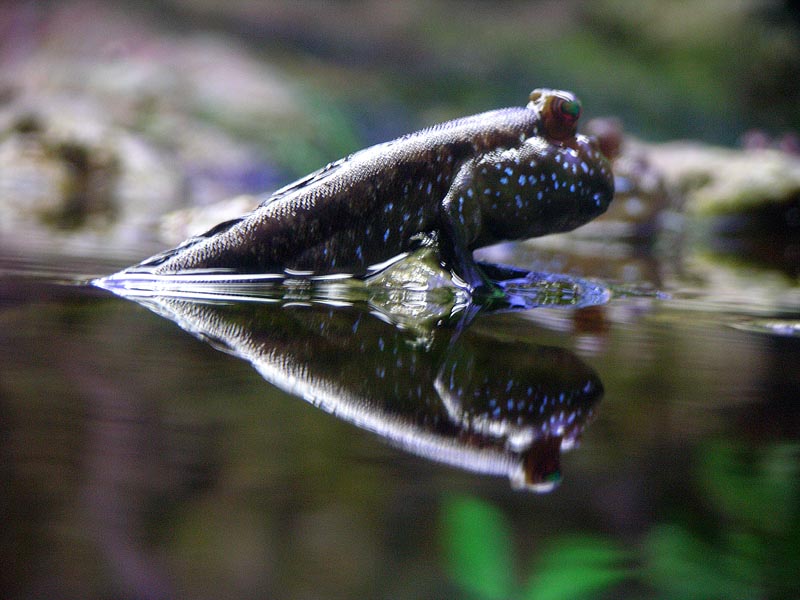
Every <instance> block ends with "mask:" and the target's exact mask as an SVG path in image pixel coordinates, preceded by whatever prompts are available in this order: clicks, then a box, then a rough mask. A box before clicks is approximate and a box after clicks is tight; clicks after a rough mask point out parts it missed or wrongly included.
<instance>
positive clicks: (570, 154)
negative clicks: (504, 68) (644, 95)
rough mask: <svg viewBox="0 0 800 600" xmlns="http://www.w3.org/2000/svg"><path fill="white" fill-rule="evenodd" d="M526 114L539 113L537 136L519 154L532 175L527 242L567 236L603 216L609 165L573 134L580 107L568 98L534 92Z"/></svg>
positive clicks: (609, 192) (587, 140) (610, 192)
mask: <svg viewBox="0 0 800 600" xmlns="http://www.w3.org/2000/svg"><path fill="white" fill-rule="evenodd" d="M528 108H529V109H533V110H536V111H537V112H538V113H539V119H540V125H539V130H538V132H537V133H538V135H535V136H533V137H531V138H530V139H528V140H527V141H526V142H525V144H524V145H523V148H521V149H520V159H522V160H528V163H527V164H529V165H530V166H531V167H530V168H532V169H533V170H534V171H535V173H536V179H537V192H536V197H537V199H539V202H538V203H535V204H533V205H532V206H531V208H532V209H533V210H532V213H531V214H530V216H529V219H530V225H531V230H529V235H530V236H531V237H533V236H537V235H545V234H547V233H556V232H561V231H570V230H572V229H575V228H576V227H579V226H581V225H584V224H585V223H587V222H589V221H591V220H592V219H594V218H595V217H598V216H599V215H601V214H602V213H604V212H605V211H606V209H607V208H608V205H609V204H610V203H611V200H612V198H613V196H614V176H613V173H612V171H611V165H610V164H609V162H608V160H607V159H606V157H605V156H603V153H602V152H601V151H600V147H599V145H598V144H597V142H596V141H595V140H594V138H591V137H587V136H584V135H580V134H578V133H577V130H578V120H579V118H580V115H581V108H582V107H581V102H580V100H578V98H577V97H576V96H575V95H574V94H573V93H572V92H566V91H562V90H551V89H536V90H533V91H532V92H531V95H530V102H529V103H528Z"/></svg>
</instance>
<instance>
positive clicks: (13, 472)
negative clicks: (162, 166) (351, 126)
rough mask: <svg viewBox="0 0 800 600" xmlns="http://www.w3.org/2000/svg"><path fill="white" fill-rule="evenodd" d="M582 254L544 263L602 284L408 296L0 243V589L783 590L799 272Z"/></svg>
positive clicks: (604, 593) (283, 593) (534, 593)
mask: <svg viewBox="0 0 800 600" xmlns="http://www.w3.org/2000/svg"><path fill="white" fill-rule="evenodd" d="M146 254H147V253H146V252H142V253H141V255H142V256H144V255H146ZM504 258H509V257H508V256H504ZM511 258H513V259H514V261H513V262H516V263H517V264H536V261H538V265H540V266H542V267H543V268H547V267H548V266H549V265H550V266H551V265H552V264H553V263H554V260H555V259H554V258H553V255H550V254H547V253H541V252H539V251H536V252H534V251H532V250H531V249H530V248H528V247H516V248H515V249H514V251H513V256H511ZM135 259H136V257H132V259H131V260H130V261H128V262H134V261H135ZM559 260H561V259H559ZM589 262H591V261H589ZM599 262H602V263H604V264H603V266H602V267H591V266H588V267H587V266H584V267H583V268H582V269H578V268H576V267H575V266H574V265H570V264H568V262H565V260H561V262H560V263H559V264H560V266H561V267H563V270H564V271H567V270H570V271H574V272H578V271H580V272H582V273H583V274H584V275H587V276H590V277H592V276H593V277H594V279H592V280H591V281H595V282H596V283H597V286H598V287H599V288H602V289H608V290H610V291H609V296H607V297H606V296H602V294H601V295H599V296H593V297H592V298H593V301H592V302H585V303H584V304H583V305H580V303H576V302H575V301H574V298H570V297H569V294H566V293H565V290H564V289H563V287H562V288H558V289H555V291H553V289H551V290H550V291H551V292H552V293H551V294H550V295H549V296H548V295H547V294H544V296H541V297H543V298H545V299H546V300H547V301H545V302H543V304H545V306H539V307H535V308H531V309H529V310H510V311H509V310H506V311H500V310H498V311H486V312H483V313H480V314H477V315H474V314H472V312H474V311H472V312H471V311H470V309H469V307H465V306H464V305H463V303H462V304H461V305H459V303H458V299H456V300H455V301H453V302H452V303H451V304H449V305H447V308H446V310H445V309H443V310H442V311H440V312H439V313H436V311H433V313H427V314H430V315H432V316H430V318H429V319H428V320H427V321H425V322H424V323H423V322H421V321H420V320H419V319H416V320H415V319H414V318H411V317H409V314H408V311H406V312H405V313H403V314H398V312H397V311H396V310H393V307H396V302H395V301H396V300H397V298H388V299H387V298H386V297H383V299H382V301H380V302H379V301H377V300H376V299H375V298H372V299H365V298H363V297H362V298H360V299H359V300H358V301H357V302H342V301H341V300H342V298H341V297H339V296H337V297H335V298H331V297H328V298H326V299H324V301H320V300H321V299H320V298H319V297H314V296H313V294H312V295H309V293H308V291H307V290H303V289H295V290H292V291H291V293H288V294H284V295H283V299H282V301H281V302H274V301H267V299H268V296H269V295H267V294H261V296H260V297H259V298H256V299H253V298H250V299H249V300H248V301H241V299H236V300H235V301H234V300H233V299H231V298H226V299H225V300H224V301H221V300H220V299H219V298H217V299H216V300H215V299H210V298H204V299H202V301H199V302H198V301H197V299H196V298H195V299H187V298H181V297H175V296H174V295H173V296H172V297H167V298H164V297H161V298H153V297H139V298H138V299H137V301H131V300H126V299H123V298H120V297H117V296H115V295H113V294H112V293H110V292H107V291H105V290H101V289H98V288H93V287H89V286H86V285H74V284H69V282H70V281H72V280H73V278H74V277H76V276H86V275H101V274H103V273H109V272H112V271H114V270H116V269H117V268H119V267H122V266H124V265H125V264H126V262H125V261H124V260H121V259H119V257H117V258H114V259H113V260H112V261H111V264H102V263H99V262H98V261H92V260H86V261H76V260H74V259H71V260H69V261H64V260H63V259H57V258H56V259H54V258H52V257H50V258H48V259H46V260H38V261H37V260H31V261H25V260H21V259H20V258H19V257H9V256H6V257H5V258H4V259H3V261H2V266H3V276H2V278H0V354H1V355H2V371H0V452H1V453H2V472H1V474H0V484H1V485H2V490H3V492H2V495H0V498H1V499H0V503H1V504H0V519H2V530H3V536H2V538H0V539H2V541H0V597H3V598H31V597H43V598H44V597H47V598H112V597H114V598H116V597H121V598H170V597H182V598H220V597H239V598H456V597H458V598H537V599H540V598H544V599H548V598H552V599H561V598H578V597H602V598H612V597H613V598H620V597H624V598H795V597H797V596H798V595H799V594H800V587H798V584H797V573H798V572H800V410H798V405H797V403H798V400H799V399H800V337H798V334H797V321H798V315H799V314H800V309H799V308H798V306H800V303H798V302H797V298H798V293H797V288H796V287H792V286H791V285H788V286H787V285H785V284H780V285H779V284H777V283H776V281H778V280H780V281H783V280H784V279H785V278H784V279H781V277H780V276H779V275H776V274H775V273H774V272H773V271H770V270H766V271H765V270H763V269H756V270H753V269H751V268H750V267H745V268H744V270H742V268H740V267H739V266H734V267H730V266H725V261H724V260H722V259H720V258H719V257H712V258H711V259H708V258H707V257H705V256H704V255H698V256H695V257H692V258H691V259H686V258H684V259H682V260H681V261H680V262H679V263H677V264H676V263H665V262H663V261H659V260H656V259H652V258H651V257H648V256H628V257H627V258H626V259H625V260H624V261H617V262H613V261H611V260H608V261H599ZM612 263H613V264H612ZM583 264H584V265H586V264H588V263H587V261H585V260H584V261H583ZM615 269H616V270H615ZM623 271H624V272H625V273H628V274H629V276H628V277H626V278H624V277H621V276H620V273H621V272H623ZM631 273H633V276H630V274H631ZM776 278H777V279H776ZM64 280H66V281H67V283H65V282H64ZM576 281H579V280H576ZM743 282H744V283H743ZM562 283H563V282H562ZM556 287H558V286H556ZM539 291H540V292H542V290H539ZM584 291H585V290H584ZM656 291H658V292H663V293H656ZM581 293H583V292H581ZM580 295H581V294H580V293H579V294H578V296H580ZM269 299H271V300H274V298H269ZM406 300H407V298H406ZM406 304H407V305H408V306H411V307H412V308H411V309H410V310H411V312H412V313H413V311H414V310H415V307H416V308H419V304H414V302H407V303H406ZM408 306H407V308H408ZM422 309H425V310H429V309H430V307H429V306H423V307H422ZM398 324H400V326H398ZM220 350H222V352H221V351H220ZM243 359H244V360H243ZM265 379H266V381H265ZM290 391H292V392H293V393H294V394H295V395H293V394H292V393H289V392H290ZM301 397H304V398H305V399H306V400H308V402H305V401H303V400H302V399H301ZM315 405H317V406H315ZM526 488H534V489H536V490H539V492H540V493H536V492H532V491H530V490H528V489H526ZM551 488H554V489H551ZM547 489H551V491H549V492H548V493H541V491H542V490H547Z"/></svg>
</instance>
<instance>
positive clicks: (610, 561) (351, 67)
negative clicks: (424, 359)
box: [0, 0, 800, 600]
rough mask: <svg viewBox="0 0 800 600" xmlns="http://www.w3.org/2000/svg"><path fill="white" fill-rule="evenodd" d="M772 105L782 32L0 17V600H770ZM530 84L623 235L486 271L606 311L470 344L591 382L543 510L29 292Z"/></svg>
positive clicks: (796, 368)
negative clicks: (556, 485) (553, 282)
mask: <svg viewBox="0 0 800 600" xmlns="http://www.w3.org/2000/svg"><path fill="white" fill-rule="evenodd" d="M798 81H800V14H799V13H798V10H797V8H796V4H795V3H794V2H791V1H788V0H787V1H785V2H782V1H778V0H706V1H702V2H701V1H688V0H687V1H681V0H676V1H672V2H665V1H661V0H659V1H656V0H597V1H594V2H579V1H559V2H556V1H529V2H515V1H511V0H503V1H498V2H492V3H488V2H478V1H467V2H456V1H433V2H383V1H379V0H369V1H358V0H352V1H342V2H331V1H329V2H323V1H316V2H315V1H301V2H288V1H287V2H279V1H271V2H258V1H255V0H229V1H227V2H224V3H220V2H213V1H211V0H141V1H138V2H122V1H119V2H115V1H108V2H100V1H86V0H60V1H57V0H53V1H46V0H39V1H37V0H27V1H24V0H5V1H4V2H2V3H0V275H2V277H0V530H2V531H3V536H2V538H3V539H2V540H0V596H2V597H3V598H9V599H15V598H34V597H46V598H110V597H119V598H168V597H191V598H219V597H241V598H263V597H272V598H309V599H311V598H434V597H439V598H446V597H465V598H479V599H501V598H537V599H539V600H541V599H543V598H544V599H548V598H551V599H554V600H559V599H562V598H563V599H566V598H580V597H597V598H612V597H613V598H621V597H625V598H675V599H678V598H680V599H686V598H697V599H700V598H703V599H707V598H720V599H722V598H725V599H730V598H774V599H779V598H780V599H783V598H786V599H788V598H796V597H797V596H798V593H800V592H798V588H797V581H796V573H797V572H798V570H800V483H798V482H800V419H798V411H797V409H796V402H797V397H798V390H800V381H798V373H800V348H798V343H797V341H798V338H797V331H798V330H800V326H798V322H800V317H798V315H800V293H799V292H798V290H799V289H800V286H798V276H799V275H800V241H798V240H800V234H799V233H798V231H799V230H800V208H798V203H800V167H798V158H797V153H798V148H799V147H800V143H798V137H797V136H798V130H800V85H798V83H797V82H798ZM535 87H556V88H563V89H568V90H572V91H574V92H575V93H576V94H578V96H579V97H580V98H581V99H582V101H583V106H584V117H582V124H583V126H584V127H585V126H586V123H587V121H589V120H591V119H597V118H602V119H604V120H603V121H595V123H596V127H597V129H595V131H599V132H601V133H602V135H603V136H604V138H605V139H607V140H608V139H610V140H611V141H612V142H613V141H614V140H616V142H617V144H616V145H621V146H622V154H621V155H620V157H619V160H618V162H617V163H615V169H616V173H617V175H618V190H619V194H618V200H617V201H615V208H614V209H612V210H617V208H616V207H619V209H618V210H619V211H620V212H619V213H618V214H615V215H610V217H611V218H612V219H617V220H620V221H623V222H625V223H627V222H632V223H634V225H635V229H634V230H633V233H631V230H630V229H624V230H620V229H613V228H612V229H608V228H607V229H600V230H598V231H599V232H600V233H595V234H594V235H595V236H600V238H602V244H601V245H600V246H598V245H597V238H594V241H591V243H589V242H586V240H585V239H583V238H581V237H580V236H578V237H577V238H571V239H570V241H569V243H568V244H567V245H568V246H569V247H568V248H565V247H563V246H558V244H556V245H555V246H547V245H545V246H537V245H520V246H515V247H514V248H512V249H509V248H499V249H493V250H490V251H487V254H486V257H487V258H489V259H491V260H502V261H507V262H514V263H516V264H522V265H525V266H527V267H529V268H541V269H548V270H558V271H561V272H567V271H568V272H570V273H573V274H579V275H584V276H589V277H596V278H599V279H600V280H602V281H604V282H611V283H613V284H615V285H619V286H622V287H620V288H617V290H616V291H617V293H618V296H617V297H615V300H614V301H613V302H612V303H611V304H610V305H608V306H607V307H601V308H597V309H595V310H589V311H576V312H575V313H571V312H568V311H560V312H559V311H557V310H556V311H551V312H548V311H546V310H543V311H532V312H531V313H530V314H528V315H526V316H524V317H521V316H519V315H517V316H515V315H505V316H497V315H495V316H492V317H489V318H487V319H485V320H484V321H481V323H480V325H481V326H482V327H484V328H486V329H487V330H489V331H492V332H493V334H494V333H497V332H500V333H499V334H498V335H505V336H507V337H508V338H509V339H518V337H521V338H524V341H535V342H536V343H545V344H551V345H555V346H559V347H563V348H567V349H569V350H571V351H574V352H575V353H576V354H578V355H579V356H580V357H581V358H582V359H584V360H585V361H586V362H587V363H588V364H589V365H590V366H591V367H592V368H593V369H595V370H596V371H597V373H598V375H599V377H600V379H601V380H602V381H603V383H604V386H605V389H606V398H605V399H604V400H603V402H602V403H601V405H600V408H599V411H598V416H597V418H596V420H595V422H594V423H593V424H591V425H590V426H589V428H588V429H587V432H586V435H585V438H584V444H583V447H581V448H579V449H576V450H575V451H573V452H571V453H569V454H567V455H566V457H565V459H564V474H565V479H564V483H563V484H562V486H561V488H560V489H559V490H557V491H556V492H555V493H554V494H552V495H549V496H529V495H521V494H519V493H516V492H513V491H511V490H510V489H509V486H508V482H507V481H506V480H502V479H501V480H495V479H487V478H480V477H475V476H472V475H470V474H467V473H461V472H457V471H454V470H452V469H448V468H445V467H442V466H439V465H434V464H431V463H428V462H426V461H423V460H421V459H417V458H414V457H410V456H408V455H406V454H405V453H403V452H400V451H396V450H394V449H392V448H390V447H388V446H386V445H385V444H383V442H381V441H380V440H379V439H377V438H375V436H372V435H370V434H368V433H366V432H363V431H361V430H358V429H356V428H354V427H353V426H351V425H349V424H347V423H342V422H339V421H337V420H336V419H334V418H332V417H330V416H329V415H326V414H323V413H321V412H319V411H317V410H316V409H314V408H313V407H311V406H308V405H306V404H305V403H304V402H302V401H300V400H299V399H297V398H293V397H291V396H289V395H287V394H285V393H283V392H280V391H278V390H276V389H275V388H272V387H271V386H269V385H268V384H266V383H265V382H264V381H263V380H262V379H261V378H260V377H259V376H258V374H257V373H255V372H254V371H253V369H251V368H250V366H249V365H247V364H245V363H244V362H241V361H237V360H236V359H233V358H231V357H228V356H225V355H223V354H220V353H218V352H216V351H215V350H213V349H212V348H210V347H208V346H207V345H205V344H202V343H200V342H198V341H196V340H194V339H193V338H191V337H190V336H189V335H187V334H186V333H185V332H183V331H180V330H179V329H178V328H177V327H176V326H175V325H174V324H173V323H170V322H167V321H166V320H163V319H160V318H159V317H157V316H156V315H153V314H151V313H149V312H148V311H146V310H144V309H143V308H141V307H138V306H136V305H134V304H132V303H128V302H123V301H121V300H119V299H115V298H109V297H108V296H107V295H102V294H100V293H99V292H97V291H95V292H91V291H88V290H86V289H80V288H72V287H63V286H58V285H54V279H62V278H67V279H70V280H74V278H77V277H82V276H87V275H95V276H96V275H101V274H104V273H109V272H113V271H114V270H117V269H120V268H122V267H124V266H127V265H128V264H132V263H134V262H138V261H139V260H141V259H142V258H144V257H146V256H148V255H149V254H152V253H153V252H156V251H159V250H161V249H163V248H165V247H168V246H170V245H174V244H176V243H178V242H180V241H181V240H182V239H183V238H185V237H186V236H188V235H190V234H191V233H196V232H197V231H198V230H202V228H203V227H207V226H211V225H213V224H214V223H216V222H218V221H221V220H223V219H224V218H228V217H229V216H232V215H235V214H240V213H242V212H245V211H247V210H249V209H250V208H252V207H253V206H254V205H255V203H256V202H257V199H256V198H254V196H255V195H258V194H262V193H264V192H267V191H269V190H270V189H274V188H276V187H278V186H280V185H283V184H285V183H287V182H289V181H291V180H292V179H293V178H295V177H299V176H302V175H304V174H306V173H308V172H309V171H312V170H314V169H317V168H319V167H321V166H322V165H324V164H325V163H327V162H328V161H331V160H334V159H337V158H339V157H341V156H344V155H346V154H347V153H349V152H352V151H354V150H357V149H359V148H362V147H364V146H367V145H369V144H372V143H377V142H381V141H385V140H388V139H391V138H393V137H395V136H398V135H401V134H403V133H406V132H408V131H412V130H415V129H417V128H420V127H423V126H427V125H430V124H433V123H437V122H440V121H442V120H445V119H449V118H454V117H458V116H462V115H466V114H472V113H475V112H480V111H484V110H489V109H493V108H498V107H502V106H513V105H521V104H525V103H526V102H527V95H528V93H529V92H530V90H531V89H533V88H535ZM608 118H610V120H609V119H608ZM598 123H599V125H598ZM609 131H610V133H609ZM620 139H621V141H620ZM675 140H688V141H682V142H675ZM613 145H614V144H613V143H612V146H613ZM220 201H224V202H223V204H222V205H220V204H219V202H220ZM642 203H645V206H652V207H653V208H652V210H643V209H642V208H641V207H642ZM648 203H650V204H648ZM198 210H199V211H200V212H199V213H198V212H195V211H198ZM662 216H665V218H662ZM709 217H713V219H712V221H711V222H708V221H706V220H704V219H708V218H709ZM752 225H756V226H757V229H758V230H759V235H758V236H754V235H752V231H751V229H752V227H751V226H752ZM618 231H624V235H622V236H618V234H617V233H614V232H618ZM609 232H611V233H609ZM742 232H744V233H742ZM631 236H632V237H634V238H637V239H634V240H631V239H628V238H630V237H631ZM623 238H624V239H623ZM576 240H577V241H576ZM687 240H688V241H687ZM578 241H579V242H580V243H578ZM586 243H588V244H589V245H582V244H586ZM661 290H665V291H666V292H669V294H670V295H671V296H668V295H667V294H664V295H660V294H658V293H656V291H661ZM668 297H671V300H668ZM520 332H522V333H520ZM515 336H517V337H515Z"/></svg>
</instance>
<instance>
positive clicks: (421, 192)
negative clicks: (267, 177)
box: [133, 90, 613, 288]
mask: <svg viewBox="0 0 800 600" xmlns="http://www.w3.org/2000/svg"><path fill="white" fill-rule="evenodd" d="M579 112H580V104H579V102H578V101H577V99H576V98H575V97H574V96H573V95H572V94H571V93H569V92H561V91H554V90H534V91H533V92H532V93H531V101H530V102H529V104H528V105H527V106H526V107H518V108H506V109H500V110H495V111H490V112H486V113H482V114H479V115H474V116H471V117H466V118H462V119H457V120H455V121H449V122H446V123H443V124H440V125H436V126H434V127H430V128H428V129H424V130H422V131H419V132H417V133H412V134H409V135H407V136H404V137H401V138H398V139H397V140H394V141H391V142H387V143H384V144H379V145H377V146H373V147H370V148H367V149H365V150H362V151H360V152H356V153H355V154H352V155H351V156H349V157H347V158H345V159H342V160H340V161H338V162H335V163H332V164H330V165H328V166H327V167H325V168H323V169H321V170H320V171H317V172H315V173H312V174H311V175H308V176H307V177H305V178H303V179H301V180H299V181H297V182H295V183H293V184H291V185H289V186H287V187H285V188H283V189H281V190H278V191H277V192H276V193H274V194H273V195H272V196H270V197H269V198H267V199H266V200H265V201H264V202H263V203H262V204H261V205H260V206H259V207H258V208H257V209H256V210H255V211H253V212H252V213H250V214H248V215H245V216H243V217H242V218H240V219H236V220H233V221H229V222H226V223H222V224H220V225H218V226H217V227H215V228H213V229H212V230H211V231H209V232H207V233H205V234H204V235H202V236H199V237H196V238H192V239H190V240H187V241H186V242H184V243H183V244H182V245H181V246H179V247H178V248H175V249H173V250H170V251H168V252H166V253H163V254H160V255H157V256H155V257H153V258H151V259H149V260H147V261H144V262H143V263H141V264H140V265H138V266H137V267H134V268H133V270H142V269H145V270H147V271H148V272H152V273H156V274H177V273H183V272H186V271H190V270H196V269H203V270H205V269H230V270H233V271H236V272H238V273H282V272H289V273H297V272H300V273H307V274H314V275H326V274H334V273H347V274H351V275H354V276H356V277H359V276H364V275H367V274H368V273H369V272H370V267H371V266H374V265H376V264H380V263H383V262H385V261H387V260H390V259H391V258H393V257H395V256H397V255H399V254H402V253H403V252H406V251H409V250H412V249H413V248H414V247H415V246H416V245H418V244H419V243H420V242H421V241H424V240H432V239H435V240H437V241H438V243H439V246H440V249H441V253H442V257H443V259H444V261H445V263H446V265H447V266H448V267H449V268H450V269H451V271H452V272H453V273H454V274H455V275H457V276H458V277H460V278H461V279H462V280H463V281H464V282H466V283H467V284H468V285H469V286H471V287H472V288H477V287H480V286H482V285H484V284H486V283H487V279H486V277H485V276H484V275H483V273H482V272H481V271H480V269H479V268H478V266H477V265H476V264H475V262H474V260H473V258H472V250H473V249H475V248H478V247H481V246H485V245H488V244H492V243H496V242H499V241H503V240H513V239H524V238H530V237H536V236H540V235H544V234H548V233H554V232H559V231H568V230H570V229H574V228H575V227H578V226H580V225H582V224H584V223H586V222H588V221H589V220H591V219H593V218H595V217H597V216H598V215H600V214H602V213H603V212H604V211H605V209H606V208H607V207H608V204H609V203H610V202H611V199H612V197H613V179H612V174H611V170H610V167H609V166H608V163H607V162H606V160H605V158H604V157H603V156H602V154H601V153H600V152H599V151H598V150H597V149H596V147H595V145H594V143H593V142H592V141H591V140H590V139H588V138H586V137H584V136H581V135H577V134H576V133H575V129H576V122H577V118H578V115H579Z"/></svg>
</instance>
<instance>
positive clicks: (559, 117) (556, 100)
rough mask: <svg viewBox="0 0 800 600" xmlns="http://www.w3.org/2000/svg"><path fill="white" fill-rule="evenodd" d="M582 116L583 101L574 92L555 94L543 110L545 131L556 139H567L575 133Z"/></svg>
mask: <svg viewBox="0 0 800 600" xmlns="http://www.w3.org/2000/svg"><path fill="white" fill-rule="evenodd" d="M580 116H581V102H580V100H578V99H577V98H575V97H574V96H573V95H572V94H569V96H568V97H566V98H565V97H564V96H553V97H551V99H550V102H549V103H548V104H546V105H545V108H544V110H543V111H542V120H543V123H544V132H545V134H546V135H547V136H548V137H550V138H552V139H554V140H557V141H560V142H563V141H566V140H568V139H569V138H571V137H573V136H574V135H575V132H576V130H577V128H578V118H579V117H580Z"/></svg>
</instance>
